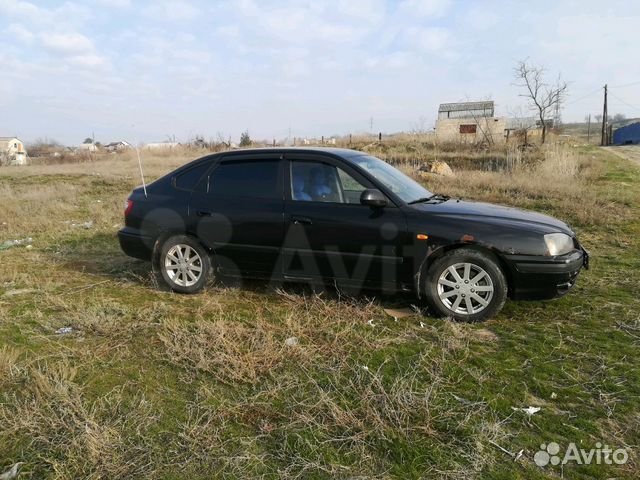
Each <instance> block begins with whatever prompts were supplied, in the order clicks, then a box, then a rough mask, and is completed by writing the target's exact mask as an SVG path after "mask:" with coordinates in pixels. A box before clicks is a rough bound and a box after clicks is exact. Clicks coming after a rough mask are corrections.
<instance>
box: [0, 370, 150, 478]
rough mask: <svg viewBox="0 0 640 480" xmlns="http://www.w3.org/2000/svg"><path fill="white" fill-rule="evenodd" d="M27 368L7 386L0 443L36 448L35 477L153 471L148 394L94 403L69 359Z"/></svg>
mask: <svg viewBox="0 0 640 480" xmlns="http://www.w3.org/2000/svg"><path fill="white" fill-rule="evenodd" d="M22 371H23V373H22V375H21V376H20V378H14V379H13V381H9V382H5V383H4V385H3V392H2V396H1V397H0V398H1V399H2V402H1V403H0V423H1V424H2V430H1V431H0V444H2V445H3V446H5V447H7V446H12V445H16V443H15V442H20V443H19V444H20V445H22V448H25V449H27V450H30V451H33V452H37V456H38V458H39V459H40V463H39V464H37V465H36V467H35V470H34V471H33V472H32V475H34V476H35V477H36V478H37V477H40V476H41V475H43V474H44V472H49V474H48V476H49V477H50V478H60V479H65V478H72V477H73V478H78V477H81V478H92V479H98V478H105V479H107V478H124V477H131V476H136V475H140V474H143V473H144V472H145V471H146V470H147V469H148V466H149V465H150V453H151V452H150V450H149V449H148V448H147V446H146V445H145V435H146V433H145V432H146V430H148V429H149V428H150V427H151V425H153V422H154V420H155V418H154V412H153V409H152V408H151V405H149V404H148V403H147V402H146V401H145V400H144V398H142V397H137V398H136V397H133V398H132V397H130V396H126V395H125V394H124V393H123V389H118V390H114V391H112V392H109V393H108V394H107V395H104V396H103V397H101V398H98V399H95V400H93V401H91V400H89V399H88V398H87V397H86V396H85V395H84V394H83V391H82V388H81V387H80V386H79V385H78V384H77V383H76V381H75V377H76V375H77V368H75V367H73V366H71V365H69V364H68V363H66V362H64V361H62V362H55V363H50V362H34V363H31V364H28V365H26V366H24V367H23V369H22ZM125 411H126V412H128V413H127V414H126V415H123V413H124V412H125Z"/></svg>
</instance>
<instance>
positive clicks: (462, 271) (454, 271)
mask: <svg viewBox="0 0 640 480" xmlns="http://www.w3.org/2000/svg"><path fill="white" fill-rule="evenodd" d="M437 290H438V297H439V298H440V301H441V302H442V304H443V305H444V306H445V307H447V309H449V310H450V311H452V312H453V313H458V314H462V315H472V314H475V313H479V312H481V311H483V310H484V309H485V308H487V307H488V306H489V303H490V302H491V299H492V298H493V291H494V289H493V282H492V281H491V277H490V276H489V274H488V273H487V272H486V271H485V270H484V269H483V268H482V267H480V266H479V265H476V264H474V263H466V262H465V263H456V264H454V265H451V266H450V267H448V268H446V269H445V270H444V271H443V272H442V273H441V274H440V277H439V278H438V289H437Z"/></svg>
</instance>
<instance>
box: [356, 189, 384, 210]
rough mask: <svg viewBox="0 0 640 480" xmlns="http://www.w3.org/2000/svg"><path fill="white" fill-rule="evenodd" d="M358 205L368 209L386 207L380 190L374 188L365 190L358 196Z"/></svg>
mask: <svg viewBox="0 0 640 480" xmlns="http://www.w3.org/2000/svg"><path fill="white" fill-rule="evenodd" d="M360 203H361V204H362V205H369V206H370V207H378V208H380V207H386V206H387V197H385V196H384V194H383V193H382V192H381V191H380V190H376V189H375V188H367V189H366V190H365V191H364V192H362V194H361V195H360Z"/></svg>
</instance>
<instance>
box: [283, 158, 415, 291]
mask: <svg viewBox="0 0 640 480" xmlns="http://www.w3.org/2000/svg"><path fill="white" fill-rule="evenodd" d="M286 159H287V167H286V176H285V181H286V184H287V187H285V190H286V192H285V199H286V200H285V206H284V213H285V215H284V219H285V229H286V235H285V240H284V245H283V272H284V275H285V278H295V279H334V280H336V281H338V282H339V283H344V284H349V285H351V286H356V287H358V286H359V287H365V286H373V285H375V286H382V287H386V286H388V287H392V288H395V287H396V286H397V283H398V280H399V278H400V276H399V275H400V271H401V269H402V264H403V262H404V259H403V257H402V252H403V246H404V245H405V244H406V241H407V227H406V219H405V215H404V213H403V212H402V211H401V210H400V209H399V208H398V207H397V206H396V205H395V204H393V203H392V202H391V201H390V202H389V203H388V205H387V206H386V207H383V208H372V207H370V206H367V205H362V204H360V195H361V193H362V191H364V190H365V189H367V188H375V185H373V184H372V182H371V181H370V180H368V179H367V178H365V177H364V176H362V175H361V174H360V173H359V172H357V171H356V170H355V169H353V168H352V167H350V166H349V165H348V164H347V163H346V162H343V161H341V160H339V159H335V158H333V157H328V156H327V157H324V156H322V157H318V156H314V155H303V154H287V155H286Z"/></svg>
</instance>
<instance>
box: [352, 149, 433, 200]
mask: <svg viewBox="0 0 640 480" xmlns="http://www.w3.org/2000/svg"><path fill="white" fill-rule="evenodd" d="M349 160H350V161H352V162H353V163H355V164H357V165H358V166H359V167H362V168H364V169H365V170H366V171H367V172H369V173H370V174H371V175H373V177H374V178H375V179H376V180H378V181H379V182H380V183H382V184H383V185H384V186H385V187H387V188H388V189H389V190H391V191H392V192H393V193H395V194H396V195H397V196H398V197H400V198H401V199H402V200H403V201H404V202H407V203H408V202H411V201H413V200H418V199H421V198H428V197H431V196H432V195H433V194H432V193H431V192H430V191H429V190H427V189H426V188H424V187H423V186H422V185H420V184H419V183H418V182H416V181H415V180H413V179H411V178H409V177H408V176H406V175H405V174H404V173H402V172H401V171H400V170H398V169H396V168H394V167H392V166H391V165H389V164H388V163H386V162H383V161H382V160H380V159H379V158H376V157H371V156H369V155H362V156H357V157H351V158H349Z"/></svg>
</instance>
